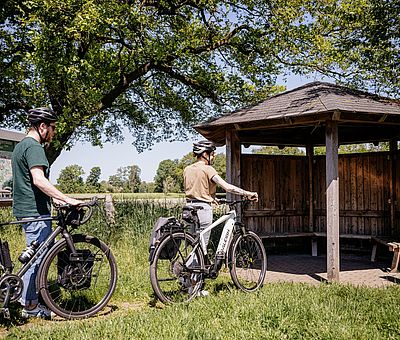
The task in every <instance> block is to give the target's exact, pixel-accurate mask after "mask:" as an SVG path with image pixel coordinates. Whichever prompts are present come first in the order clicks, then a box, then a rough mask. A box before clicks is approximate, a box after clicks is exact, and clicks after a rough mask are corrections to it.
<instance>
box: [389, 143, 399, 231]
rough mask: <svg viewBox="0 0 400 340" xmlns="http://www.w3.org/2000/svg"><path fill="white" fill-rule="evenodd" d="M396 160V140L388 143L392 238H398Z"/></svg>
mask: <svg viewBox="0 0 400 340" xmlns="http://www.w3.org/2000/svg"><path fill="white" fill-rule="evenodd" d="M396 158H397V140H391V141H390V165H391V166H390V168H391V171H390V172H391V185H390V186H391V188H390V227H391V232H392V236H393V237H398V235H397V230H396V203H397V202H396V200H397V197H396Z"/></svg>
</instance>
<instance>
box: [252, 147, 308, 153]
mask: <svg viewBox="0 0 400 340" xmlns="http://www.w3.org/2000/svg"><path fill="white" fill-rule="evenodd" d="M252 153H255V154H265V155H305V152H304V151H303V150H301V149H300V148H296V147H292V146H287V147H284V148H279V147H278V146H263V147H260V148H255V149H253V150H252Z"/></svg>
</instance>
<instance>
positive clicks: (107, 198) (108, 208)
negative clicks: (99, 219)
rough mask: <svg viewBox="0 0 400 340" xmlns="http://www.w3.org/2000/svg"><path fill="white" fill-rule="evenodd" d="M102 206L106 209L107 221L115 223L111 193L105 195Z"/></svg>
mask: <svg viewBox="0 0 400 340" xmlns="http://www.w3.org/2000/svg"><path fill="white" fill-rule="evenodd" d="M104 208H105V211H106V217H107V220H108V222H109V223H110V224H111V225H114V224H115V208H114V203H113V199H112V195H106V196H105V202H104Z"/></svg>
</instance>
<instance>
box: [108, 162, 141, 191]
mask: <svg viewBox="0 0 400 340" xmlns="http://www.w3.org/2000/svg"><path fill="white" fill-rule="evenodd" d="M140 172H141V170H140V168H139V166H137V165H131V166H125V167H120V168H118V169H117V173H116V174H115V175H112V176H110V178H109V180H108V183H109V184H110V185H111V186H112V188H113V189H112V190H113V191H116V192H139V188H140V183H141V180H140Z"/></svg>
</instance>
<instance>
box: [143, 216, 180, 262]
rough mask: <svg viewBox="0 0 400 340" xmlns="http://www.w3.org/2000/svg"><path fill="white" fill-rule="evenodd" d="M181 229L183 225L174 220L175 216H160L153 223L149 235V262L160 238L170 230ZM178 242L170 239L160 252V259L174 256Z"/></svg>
mask: <svg viewBox="0 0 400 340" xmlns="http://www.w3.org/2000/svg"><path fill="white" fill-rule="evenodd" d="M174 229H175V230H183V226H182V225H181V224H180V223H179V222H178V221H177V220H176V218H175V217H160V218H159V219H158V220H157V222H156V223H155V224H154V227H153V230H152V232H151V236H150V246H149V262H150V263H151V262H153V257H154V253H155V251H156V248H157V246H158V245H159V243H160V241H161V239H162V238H163V237H164V236H165V235H166V234H168V233H169V232H171V231H172V230H174ZM179 246H180V244H178V243H177V241H176V240H175V241H173V240H171V241H170V242H169V243H167V245H166V246H165V247H164V249H163V251H162V252H161V253H160V256H159V258H160V259H162V260H171V259H173V258H174V257H175V255H176V254H177V252H178V249H179Z"/></svg>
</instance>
